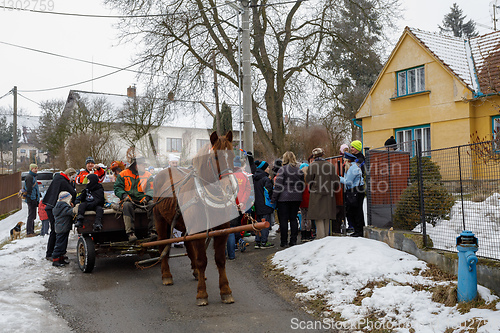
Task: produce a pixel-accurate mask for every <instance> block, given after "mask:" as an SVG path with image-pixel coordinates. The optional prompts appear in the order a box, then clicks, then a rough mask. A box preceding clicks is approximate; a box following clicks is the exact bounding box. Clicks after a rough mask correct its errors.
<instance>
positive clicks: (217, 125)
mask: <svg viewBox="0 0 500 333" xmlns="http://www.w3.org/2000/svg"><path fill="white" fill-rule="evenodd" d="M212 55H213V57H212V66H213V69H214V95H215V128H216V131H217V135H222V134H223V133H221V128H220V110H219V88H218V86H217V68H216V66H215V50H213V51H212ZM224 134H225V133H224Z"/></svg>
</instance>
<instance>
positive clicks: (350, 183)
mask: <svg viewBox="0 0 500 333" xmlns="http://www.w3.org/2000/svg"><path fill="white" fill-rule="evenodd" d="M340 182H341V183H342V184H344V185H345V188H346V190H350V189H353V188H357V187H358V186H363V185H364V181H363V172H362V171H361V169H360V167H359V166H358V164H357V163H351V167H350V168H349V170H347V172H346V174H345V175H344V177H340Z"/></svg>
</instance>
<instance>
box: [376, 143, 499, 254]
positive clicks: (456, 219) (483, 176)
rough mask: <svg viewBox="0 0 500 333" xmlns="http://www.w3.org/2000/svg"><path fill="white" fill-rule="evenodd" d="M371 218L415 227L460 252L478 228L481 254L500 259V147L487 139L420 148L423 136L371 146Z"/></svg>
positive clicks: (379, 223)
mask: <svg viewBox="0 0 500 333" xmlns="http://www.w3.org/2000/svg"><path fill="white" fill-rule="evenodd" d="M366 165H367V200H368V201H367V215H368V224H369V225H373V226H376V227H381V228H391V227H392V228H394V229H395V230H412V231H415V232H420V233H422V234H423V235H424V236H428V237H424V242H425V244H424V245H425V246H427V247H430V248H435V249H439V250H446V251H453V252H456V237H458V235H459V234H460V233H461V232H462V231H463V230H470V231H472V232H473V233H474V234H475V235H476V237H478V240H479V250H478V252H477V255H478V256H481V257H485V258H491V259H497V260H500V151H498V149H497V147H496V145H495V142H492V141H488V142H481V143H476V144H470V145H462V146H456V147H450V148H444V149H437V150H430V151H420V144H419V141H408V142H404V143H401V144H398V145H394V146H391V147H383V148H376V149H370V150H367V151H366Z"/></svg>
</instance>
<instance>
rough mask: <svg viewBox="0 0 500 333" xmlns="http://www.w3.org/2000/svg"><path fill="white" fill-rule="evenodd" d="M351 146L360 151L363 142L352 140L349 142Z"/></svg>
mask: <svg viewBox="0 0 500 333" xmlns="http://www.w3.org/2000/svg"><path fill="white" fill-rule="evenodd" d="M351 147H353V148H354V149H356V150H357V151H361V150H362V149H363V144H362V143H361V141H359V140H354V141H353V142H351Z"/></svg>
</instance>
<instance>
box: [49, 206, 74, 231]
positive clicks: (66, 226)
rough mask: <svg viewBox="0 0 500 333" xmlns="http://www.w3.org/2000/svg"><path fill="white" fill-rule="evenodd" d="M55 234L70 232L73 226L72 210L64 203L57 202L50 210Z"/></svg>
mask: <svg viewBox="0 0 500 333" xmlns="http://www.w3.org/2000/svg"><path fill="white" fill-rule="evenodd" d="M52 213H53V214H54V219H55V220H56V222H55V224H54V226H55V229H56V234H62V233H65V232H67V231H70V230H71V227H72V225H73V208H72V207H71V206H70V205H68V204H67V203H66V202H64V201H58V202H57V203H56V206H55V207H54V209H52Z"/></svg>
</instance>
